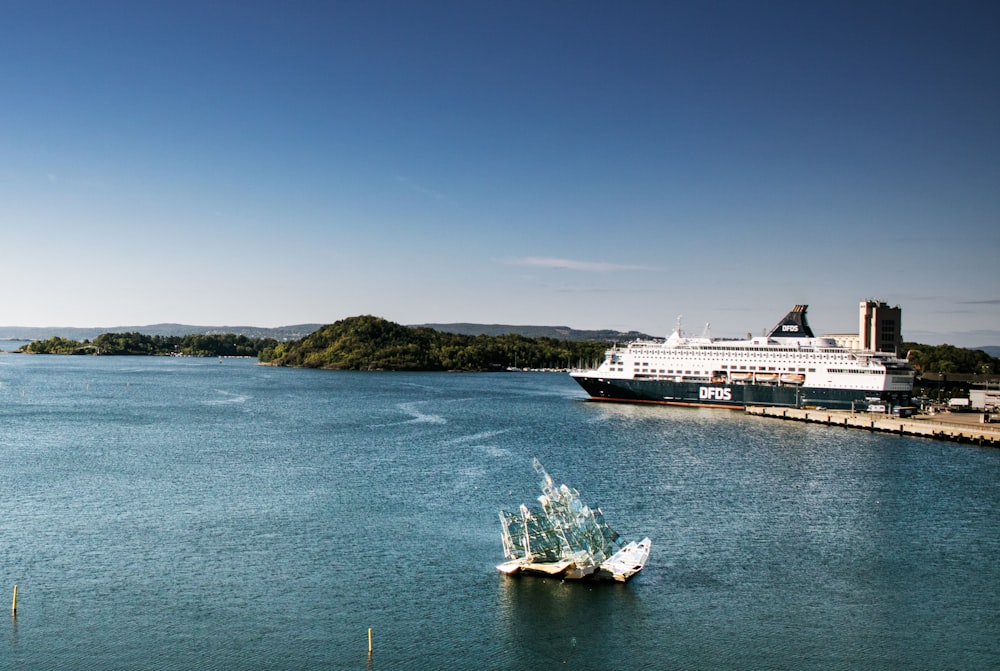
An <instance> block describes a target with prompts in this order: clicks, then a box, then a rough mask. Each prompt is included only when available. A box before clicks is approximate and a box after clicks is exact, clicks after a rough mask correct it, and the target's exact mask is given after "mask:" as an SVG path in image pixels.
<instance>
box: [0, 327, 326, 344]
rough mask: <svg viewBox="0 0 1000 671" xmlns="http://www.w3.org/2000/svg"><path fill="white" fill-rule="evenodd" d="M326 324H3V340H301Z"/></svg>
mask: <svg viewBox="0 0 1000 671" xmlns="http://www.w3.org/2000/svg"><path fill="white" fill-rule="evenodd" d="M321 326H323V324H296V325H294V326H278V327H275V328H264V327H261V326H193V325H190V324H149V325H146V326H110V327H94V328H79V327H75V326H51V327H48V326H47V327H38V326H0V340H48V339H49V338H52V337H55V336H58V337H60V338H66V339H68V340H76V341H83V340H93V339H94V338H96V337H97V336H99V335H101V334H102V333H142V334H144V335H151V336H179V337H183V336H187V335H196V334H200V335H222V334H225V333H232V334H234V335H242V336H246V337H247V338H274V339H275V340H298V339H299V338H304V337H306V336H307V335H309V334H310V333H312V332H313V331H315V330H316V329H318V328H320V327H321Z"/></svg>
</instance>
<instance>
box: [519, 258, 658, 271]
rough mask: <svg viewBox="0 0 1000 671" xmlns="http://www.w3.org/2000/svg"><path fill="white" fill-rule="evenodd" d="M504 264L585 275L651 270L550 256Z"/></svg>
mask: <svg viewBox="0 0 1000 671" xmlns="http://www.w3.org/2000/svg"><path fill="white" fill-rule="evenodd" d="M506 263H509V264H510V265H514V266H532V267H534V268H551V269H557V270H580V271H583V272H587V273H613V272H618V271H622V270H652V268H649V267H646V266H630V265H625V264H621V263H608V262H606V261H580V260H578V259H559V258H555V257H551V256H525V257H521V258H518V259H508V260H507V261H506Z"/></svg>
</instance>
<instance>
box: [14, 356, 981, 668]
mask: <svg viewBox="0 0 1000 671" xmlns="http://www.w3.org/2000/svg"><path fill="white" fill-rule="evenodd" d="M535 456H537V457H538V458H539V459H540V460H541V461H542V462H543V463H544V464H545V465H546V467H547V468H548V470H549V471H550V472H551V473H552V475H553V476H554V478H555V479H556V481H557V482H567V483H569V484H571V485H573V486H575V487H577V488H578V489H579V490H580V491H581V493H582V494H583V496H584V498H585V499H586V500H587V501H588V502H590V503H592V504H599V505H601V506H602V508H603V509H604V512H605V515H606V517H607V519H608V521H609V522H610V523H611V524H612V525H613V526H615V527H616V528H617V529H618V530H619V531H620V532H621V533H622V534H623V535H624V536H625V537H626V538H634V539H638V538H641V537H642V536H644V535H648V536H650V537H651V538H652V539H653V554H652V556H651V558H650V562H649V563H648V564H647V566H646V569H645V570H644V571H643V572H642V573H641V574H639V576H637V577H636V578H635V579H633V580H632V581H631V582H630V583H628V584H626V585H616V584H586V583H564V582H561V581H559V580H551V579H549V580H543V579H538V578H506V577H503V576H500V575H498V574H497V573H496V571H495V568H494V567H495V565H496V564H497V563H499V562H500V561H501V560H502V556H501V547H500V538H499V527H498V520H497V515H496V513H497V510H498V509H499V508H501V507H516V506H517V504H519V503H521V502H529V501H531V500H532V499H534V497H535V496H536V495H537V494H538V490H537V482H536V480H537V478H536V476H535V474H534V472H533V471H532V469H531V459H532V457H535ZM0 497H2V498H0V501H2V502H0V510H2V515H0V597H2V598H3V599H4V600H5V602H6V603H9V601H6V599H8V598H9V597H10V596H11V594H12V591H13V586H14V585H15V584H17V585H18V587H19V591H18V612H17V617H16V619H15V618H12V617H10V613H9V611H7V610H6V606H4V611H3V612H2V613H0V617H2V620H0V630H2V632H3V633H2V635H0V668H4V669H7V668H9V669H30V670H35V669H84V668H87V669H129V670H135V669H151V670H153V669H155V670H165V669H366V670H367V669H477V670H488V669H512V670H513V669H556V668H560V669H562V668H571V669H595V670H598V669H600V670H607V669H624V668H659V669H796V670H803V669H806V670H808V669H823V670H824V671H829V670H830V669H934V670H938V669H991V668H992V669H996V668H1000V561H998V559H1000V451H997V450H993V449H988V448H976V447H967V446H958V445H954V444H947V443H938V442H933V441H926V440H916V439H908V438H900V437H895V436H880V435H871V434H867V433H864V432H858V431H848V430H844V429H839V430H838V429H833V428H828V427H810V426H803V425H790V424H786V423H781V422H772V421H768V420H766V419H760V418H750V417H746V416H743V415H742V414H740V413H738V412H731V411H722V410H699V409H689V408H644V407H631V406H611V405H604V404H597V403H591V402H586V401H585V400H584V395H583V393H582V392H581V391H580V390H579V389H578V388H577V387H576V385H575V383H573V382H572V381H571V380H570V379H569V378H568V377H567V376H565V375H559V374H545V373H530V374H528V373H525V374H520V373H518V374H478V375H477V374H469V375H466V374H431V373H426V374H402V373H347V372H322V371H306V370H283V369H274V368H265V367H259V366H257V365H255V362H252V361H246V360H225V361H222V362H221V363H220V362H218V361H217V360H214V359H164V358H132V357H128V358H112V357H107V358H90V357H86V358H76V357H52V356H22V355H0ZM3 594H6V595H7V596H6V597H3V596H2V595H3ZM0 603H3V602H0ZM369 627H370V628H372V630H373V643H374V652H373V654H372V656H371V657H370V658H369V656H368V640H367V632H368V628H369Z"/></svg>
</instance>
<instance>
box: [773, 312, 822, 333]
mask: <svg viewBox="0 0 1000 671" xmlns="http://www.w3.org/2000/svg"><path fill="white" fill-rule="evenodd" d="M808 307H809V306H808V305H796V306H795V307H794V308H792V311H791V312H789V313H788V314H787V315H785V318H784V319H782V320H781V321H780V322H778V325H777V326H775V327H774V328H773V329H771V332H770V333H768V334H767V336H768V337H769V338H812V337H814V336H813V332H812V329H811V328H809V322H807V321H806V308H808Z"/></svg>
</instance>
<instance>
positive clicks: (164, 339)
mask: <svg viewBox="0 0 1000 671" xmlns="http://www.w3.org/2000/svg"><path fill="white" fill-rule="evenodd" d="M277 342H278V341H277V340H273V339H271V338H248V337H247V336H243V335H233V334H232V333H225V334H220V335H204V334H193V335H186V336H159V335H146V334H143V333H102V334H101V335H99V336H97V337H96V338H94V339H93V340H83V341H77V340H70V339H68V338H60V337H59V336H53V337H52V338H48V339H46V340H35V341H34V342H30V343H28V344H27V345H25V346H24V347H22V348H21V349H19V350H18V352H24V353H27V354H101V355H111V356H114V355H137V354H138V355H150V356H244V357H257V356H259V355H260V353H261V352H262V351H263V350H265V349H267V348H269V347H274V345H276V344H277Z"/></svg>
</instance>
